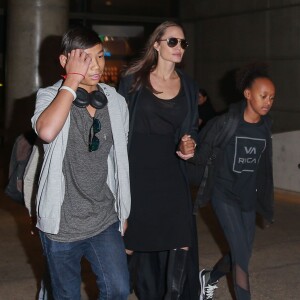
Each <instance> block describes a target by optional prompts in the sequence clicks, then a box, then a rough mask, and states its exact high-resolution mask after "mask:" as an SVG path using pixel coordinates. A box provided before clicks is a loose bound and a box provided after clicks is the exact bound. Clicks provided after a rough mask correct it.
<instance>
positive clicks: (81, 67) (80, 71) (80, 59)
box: [65, 49, 92, 82]
mask: <svg viewBox="0 0 300 300" xmlns="http://www.w3.org/2000/svg"><path fill="white" fill-rule="evenodd" d="M91 61H92V59H91V57H90V56H89V55H88V54H87V53H86V52H84V50H82V49H75V50H72V51H71V52H70V53H68V56H67V61H66V65H65V69H66V73H67V76H68V77H69V76H72V77H73V76H74V78H78V80H79V82H81V81H82V79H83V78H84V77H85V75H86V73H87V71H88V69H89V66H90V63H91Z"/></svg>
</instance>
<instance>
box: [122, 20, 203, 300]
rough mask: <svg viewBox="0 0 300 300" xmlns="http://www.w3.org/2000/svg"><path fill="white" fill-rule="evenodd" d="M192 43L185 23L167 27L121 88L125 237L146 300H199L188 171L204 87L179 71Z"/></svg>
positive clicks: (139, 290)
mask: <svg viewBox="0 0 300 300" xmlns="http://www.w3.org/2000/svg"><path fill="white" fill-rule="evenodd" d="M187 46H188V44H187V42H186V40H185V36H184V32H183V29H182V27H181V26H179V25H178V24H176V23H174V22H164V23H162V24H161V25H159V26H158V27H157V28H156V29H155V31H154V32H153V33H152V35H151V36H150V38H149V40H148V44H147V46H146V49H145V52H144V54H143V56H142V57H141V58H140V59H139V60H137V61H135V62H134V63H133V64H132V65H131V66H130V67H129V68H128V69H127V70H126V72H125V76H124V77H123V78H122V80H121V82H120V86H119V93H120V94H122V95H123V96H124V97H125V99H126V100H127V102H128V106H129V112H130V135H129V161H130V179H131V193H132V208H131V214H130V217H129V219H128V229H127V231H126V233H125V237H124V239H125V244H126V249H128V250H127V253H128V254H130V255H131V258H130V260H131V262H130V268H131V275H132V280H133V286H134V290H135V293H136V295H137V296H138V298H139V299H143V300H144V299H149V300H150V299H151V300H155V299H157V300H161V299H189V300H191V299H197V297H198V296H197V294H198V282H197V277H198V253H197V241H196V230H195V220H194V217H193V215H192V207H191V206H192V204H191V197H190V192H189V185H188V182H187V177H186V170H185V159H187V158H190V157H192V156H193V154H194V149H195V147H196V143H195V139H196V134H197V122H198V112H197V99H198V89H197V86H196V84H195V83H194V81H193V80H191V79H189V78H188V77H187V75H185V74H184V73H183V72H182V71H180V70H179V69H177V68H175V66H176V64H177V63H180V62H181V60H182V57H183V55H184V53H185V50H186V48H187ZM186 278H188V280H187V281H186ZM185 282H186V284H185V288H184V283H185ZM183 289H184V290H185V292H183ZM183 294H184V296H183Z"/></svg>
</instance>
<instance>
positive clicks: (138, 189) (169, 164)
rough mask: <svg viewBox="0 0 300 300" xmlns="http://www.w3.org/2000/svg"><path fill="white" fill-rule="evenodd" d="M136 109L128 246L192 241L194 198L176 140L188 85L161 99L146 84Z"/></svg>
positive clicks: (148, 247)
mask: <svg viewBox="0 0 300 300" xmlns="http://www.w3.org/2000/svg"><path fill="white" fill-rule="evenodd" d="M136 109H137V111H136V117H135V123H134V128H133V134H132V142H131V147H130V151H129V165H130V181H131V196H132V204H131V205H132V206H131V213H130V216H129V219H128V229H127V231H126V233H125V237H124V241H125V245H126V248H127V249H130V250H134V251H147V252H148V251H164V250H170V249H175V248H180V247H185V246H190V244H191V227H190V226H191V212H190V211H189V207H190V206H189V201H190V199H189V195H188V192H187V191H188V187H187V183H186V181H185V178H184V175H183V173H182V170H181V169H180V166H179V160H180V159H179V158H178V156H177V155H176V149H177V146H178V145H177V143H178V141H176V139H175V134H176V132H177V130H178V129H179V128H180V126H181V124H182V122H183V120H184V119H185V116H186V113H187V102H186V98H185V94H184V90H183V89H182V88H181V90H180V92H179V94H178V95H177V96H176V97H175V98H173V99H170V100H162V99H159V98H158V97H156V96H155V95H153V93H152V92H151V91H150V90H149V89H147V88H143V90H142V91H141V95H140V97H139V100H138V102H137V108H136Z"/></svg>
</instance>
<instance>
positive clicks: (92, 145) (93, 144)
mask: <svg viewBox="0 0 300 300" xmlns="http://www.w3.org/2000/svg"><path fill="white" fill-rule="evenodd" d="M100 130H101V123H100V121H99V120H98V119H96V118H93V124H92V126H91V129H90V135H89V151H90V152H92V151H96V150H98V149H99V145H100V140H99V139H98V138H97V137H96V133H98V132H100Z"/></svg>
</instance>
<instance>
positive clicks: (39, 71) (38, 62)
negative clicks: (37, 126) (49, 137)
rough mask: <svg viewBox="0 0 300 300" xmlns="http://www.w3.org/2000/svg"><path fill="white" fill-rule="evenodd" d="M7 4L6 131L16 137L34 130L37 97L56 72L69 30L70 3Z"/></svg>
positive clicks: (24, 0)
mask: <svg viewBox="0 0 300 300" xmlns="http://www.w3.org/2000/svg"><path fill="white" fill-rule="evenodd" d="M7 2H8V16H7V43H6V114H5V117H6V119H5V127H6V128H7V129H11V130H12V133H13V134H16V133H19V131H21V132H22V131H24V130H26V129H29V128H30V116H31V115H32V113H33V107H34V100H35V93H36V91H37V89H38V88H39V87H41V86H42V85H43V84H44V83H45V82H47V80H45V78H46V77H47V76H46V75H47V74H48V75H50V78H51V76H52V77H53V74H51V73H53V71H54V70H56V69H55V67H56V66H57V64H58V60H57V57H55V58H54V54H55V56H57V54H58V50H59V49H57V48H58V43H57V41H58V40H59V39H60V38H61V36H62V34H63V33H64V32H65V31H66V29H67V28H68V21H69V1H68V0H9V1H7ZM43 76H46V77H44V78H43ZM48 78H49V77H48ZM46 79H47V78H46ZM57 79H58V78H57ZM47 83H48V82H47Z"/></svg>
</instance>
